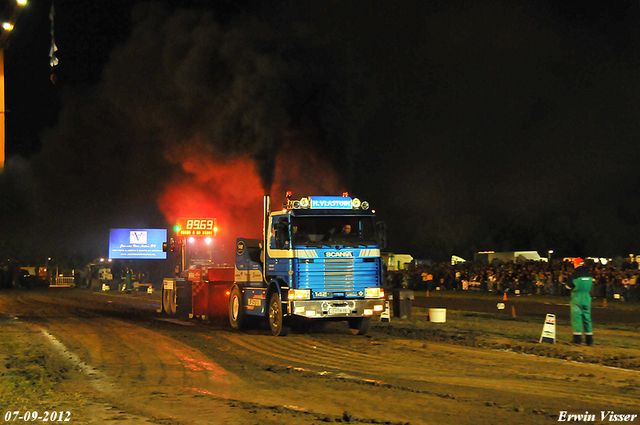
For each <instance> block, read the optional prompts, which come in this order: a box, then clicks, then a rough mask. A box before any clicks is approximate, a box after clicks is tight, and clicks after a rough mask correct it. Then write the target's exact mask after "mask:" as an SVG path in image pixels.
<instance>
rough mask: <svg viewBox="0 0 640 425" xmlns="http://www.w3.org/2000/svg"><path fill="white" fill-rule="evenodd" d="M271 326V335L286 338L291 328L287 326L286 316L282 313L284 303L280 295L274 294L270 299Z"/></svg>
mask: <svg viewBox="0 0 640 425" xmlns="http://www.w3.org/2000/svg"><path fill="white" fill-rule="evenodd" d="M268 319H269V326H270V327H271V333H272V334H273V335H274V336H286V335H287V334H288V333H289V331H290V330H291V328H290V327H289V326H288V325H286V324H285V321H284V314H283V312H282V301H281V300H280V294H278V293H277V292H274V293H273V294H271V297H269V311H268Z"/></svg>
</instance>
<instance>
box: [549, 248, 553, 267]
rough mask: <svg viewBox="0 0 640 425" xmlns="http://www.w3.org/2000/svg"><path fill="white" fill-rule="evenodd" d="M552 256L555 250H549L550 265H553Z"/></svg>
mask: <svg viewBox="0 0 640 425" xmlns="http://www.w3.org/2000/svg"><path fill="white" fill-rule="evenodd" d="M551 254H553V249H550V250H549V264H551Z"/></svg>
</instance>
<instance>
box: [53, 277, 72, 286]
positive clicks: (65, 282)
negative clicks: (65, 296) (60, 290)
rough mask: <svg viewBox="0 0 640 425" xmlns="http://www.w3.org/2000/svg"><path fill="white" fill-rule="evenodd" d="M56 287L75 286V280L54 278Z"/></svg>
mask: <svg viewBox="0 0 640 425" xmlns="http://www.w3.org/2000/svg"><path fill="white" fill-rule="evenodd" d="M55 284H56V285H71V286H73V285H75V278H74V277H73V276H56V279H55Z"/></svg>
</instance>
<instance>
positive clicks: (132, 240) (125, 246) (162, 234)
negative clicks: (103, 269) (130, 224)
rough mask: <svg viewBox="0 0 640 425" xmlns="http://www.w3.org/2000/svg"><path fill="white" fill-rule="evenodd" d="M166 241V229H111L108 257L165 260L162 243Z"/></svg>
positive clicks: (165, 254) (165, 255)
mask: <svg viewBox="0 0 640 425" xmlns="http://www.w3.org/2000/svg"><path fill="white" fill-rule="evenodd" d="M166 241H167V229H111V231H110V232H109V258H113V259H128V260H134V259H147V260H165V259H166V258H167V253H166V252H164V251H162V244H163V243H164V242H166Z"/></svg>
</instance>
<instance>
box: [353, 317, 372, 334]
mask: <svg viewBox="0 0 640 425" xmlns="http://www.w3.org/2000/svg"><path fill="white" fill-rule="evenodd" d="M348 321H349V329H351V333H352V334H354V335H366V333H367V332H369V328H370V327H371V317H358V318H354V319H349V320H348Z"/></svg>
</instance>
